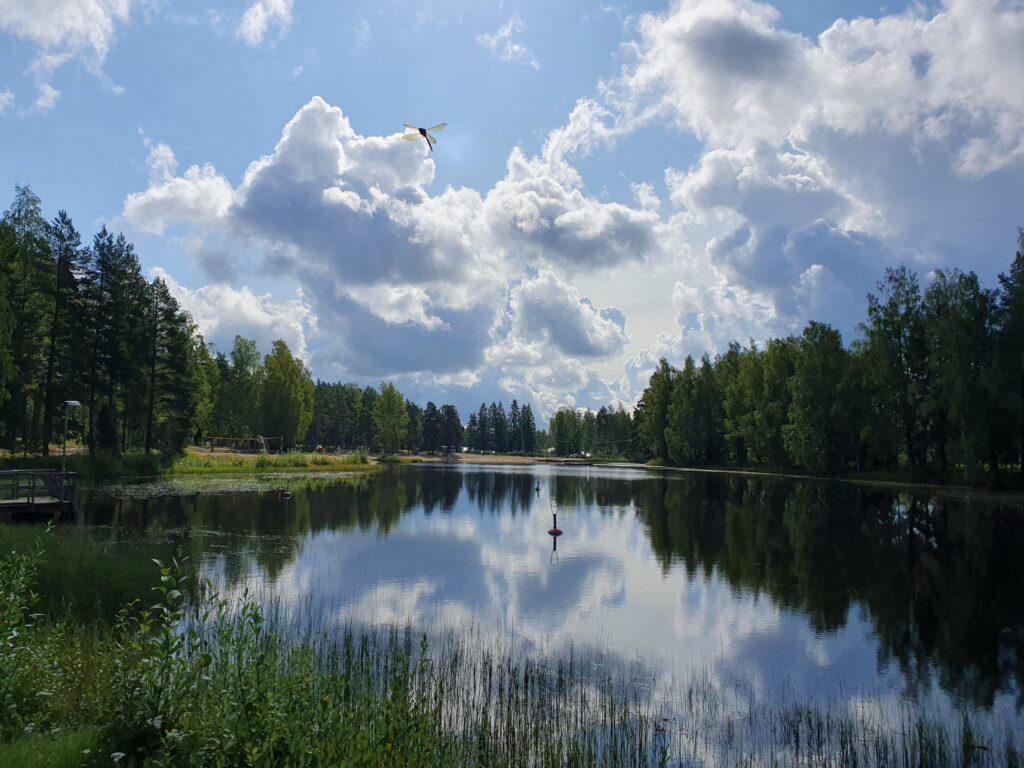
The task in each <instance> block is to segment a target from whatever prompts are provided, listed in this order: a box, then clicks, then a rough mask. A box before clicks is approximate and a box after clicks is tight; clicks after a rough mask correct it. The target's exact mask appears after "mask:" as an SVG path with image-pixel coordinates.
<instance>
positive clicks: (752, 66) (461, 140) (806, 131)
mask: <svg viewBox="0 0 1024 768" xmlns="http://www.w3.org/2000/svg"><path fill="white" fill-rule="evenodd" d="M261 19H262V20H263V23H260V20H261ZM1021 43H1024V10H1022V5H1021V3H1020V2H1017V1H1015V0H1004V1H1003V2H996V1H995V0H977V1H972V0H946V2H944V3H914V4H913V5H912V6H910V7H908V6H907V4H905V3H886V4H879V3H876V2H863V1H860V0H857V1H854V2H850V1H848V0H844V1H843V2H839V0H815V1H814V2H811V1H810V0H776V1H775V2H774V3H759V2H753V0H677V1H676V2H672V3H665V2H640V3H620V4H612V3H600V2H560V3H547V2H527V1H524V2H502V3H496V4H494V3H488V4H482V3H475V2H469V0H449V1H446V2H435V3H430V2H424V3H418V4H415V5H413V4H409V3H402V2H398V1H397V0H384V1H382V2H372V3H371V2H348V3H333V2H330V3H328V2H306V1H305V0H238V2H229V3H225V4H222V5H218V6H213V7H211V6H209V5H207V4H200V3H194V2H178V3H171V2H161V0H148V1H147V2H140V1H139V0H47V2H45V3H27V2H24V3H13V4H12V3H0V142H2V143H3V146H4V147H5V148H7V149H6V151H5V152H4V153H3V156H2V157H3V159H2V161H0V186H2V187H3V188H6V189H7V190H8V196H9V197H13V187H14V185H15V184H25V183H27V184H30V185H31V186H32V187H33V189H34V190H35V191H36V193H37V194H39V195H40V196H41V197H42V199H43V202H44V206H45V208H46V211H47V213H48V214H51V215H52V214H54V213H56V211H57V210H58V209H59V208H64V209H66V210H67V211H68V212H69V213H70V214H71V215H72V217H73V218H74V220H75V222H76V224H77V225H78V227H79V229H80V230H81V231H82V232H83V234H85V235H86V236H91V234H92V233H94V232H95V231H96V230H97V229H98V227H99V226H100V225H101V224H103V223H106V224H108V225H109V226H113V227H116V228H118V229H123V230H124V231H125V232H126V233H127V234H128V235H129V236H130V237H131V238H132V239H133V240H134V241H135V242H136V244H137V247H138V251H139V254H140V257H141V259H142V262H143V266H144V268H145V269H146V270H147V271H148V272H149V273H150V274H152V275H161V276H164V277H165V278H166V279H167V280H168V282H169V284H170V285H171V286H172V289H173V290H174V291H175V293H176V295H178V297H179V300H181V301H182V303H183V304H184V305H185V306H186V307H188V308H189V309H190V311H192V312H193V315H194V316H195V318H196V320H197V321H198V322H199V324H200V326H201V327H202V329H203V331H204V333H205V335H206V336H207V338H208V339H209V340H210V341H212V342H213V343H215V344H216V345H217V346H218V348H222V349H223V348H225V347H227V346H229V345H230V340H231V338H233V336H234V334H235V333H245V334H247V335H251V336H253V337H255V338H257V341H258V342H259V343H260V345H261V346H262V347H264V348H269V344H270V342H271V341H272V340H273V339H274V338H276V337H278V336H280V337H282V338H285V339H286V340H287V341H288V342H289V344H290V345H291V346H292V347H293V349H296V350H297V351H299V352H300V353H301V354H303V356H304V357H305V359H306V361H307V363H308V365H309V366H310V367H311V369H312V371H313V373H314V375H315V376H319V377H323V378H327V379H341V380H356V381H359V382H360V383H368V382H379V381H380V380H382V379H385V378H387V379H393V380H395V381H396V382H397V383H398V384H399V386H400V387H401V388H402V389H403V390H404V391H406V392H407V393H409V394H410V395H411V396H413V397H415V398H417V399H425V398H426V397H433V398H434V399H438V400H440V399H447V400H451V401H454V402H456V403H457V404H459V405H461V406H463V407H468V405H469V404H472V403H479V402H480V401H481V400H487V401H488V402H489V401H490V400H495V399H503V400H505V401H506V402H508V401H509V400H511V399H512V397H518V398H519V399H521V400H523V399H525V400H531V401H533V402H535V403H537V404H538V405H539V406H540V409H541V410H542V411H544V412H549V411H550V409H552V408H554V407H556V406H557V405H561V404H568V405H599V404H601V403H605V402H608V401H610V400H612V399H620V400H622V401H624V402H626V403H627V404H628V403H630V402H632V400H633V399H634V398H635V397H636V395H637V394H638V393H639V391H640V389H642V386H643V384H644V382H645V379H646V376H647V375H649V372H650V369H651V368H652V367H653V364H654V363H655V362H656V360H657V358H658V356H660V355H666V356H667V357H668V358H669V359H670V361H671V362H673V363H676V364H678V363H680V362H681V360H682V358H683V357H684V356H685V355H686V354H694V355H700V354H703V353H704V352H711V353H713V352H715V351H717V350H720V349H722V348H724V346H725V344H727V343H728V341H729V340H731V339H733V338H737V339H740V340H743V341H745V340H746V339H748V338H753V339H758V340H763V339H765V338H767V337H769V336H773V335H783V334H788V333H794V332H799V330H800V329H801V328H802V327H803V325H804V324H805V323H806V321H807V320H808V319H810V318H811V317H814V318H816V319H822V320H826V321H829V322H832V323H834V324H835V325H837V327H839V328H840V329H841V330H843V331H844V335H845V336H846V337H847V338H848V339H849V338H850V337H851V336H852V335H853V334H854V333H855V330H854V329H855V326H856V322H857V321H858V320H860V319H861V318H862V316H863V308H864V294H865V292H866V290H868V289H869V288H870V287H871V285H872V284H873V282H874V281H875V280H877V279H878V277H880V275H881V272H882V269H883V268H884V267H885V266H886V265H888V264H894V263H897V262H899V261H903V262H907V263H909V264H911V265H912V266H914V267H915V268H917V269H918V270H919V271H921V272H922V273H923V274H926V273H927V272H928V271H929V270H930V269H933V268H935V267H948V266H960V267H962V268H965V269H967V268H970V269H975V270H977V271H978V272H979V274H980V275H981V277H982V278H983V280H985V281H986V282H988V283H989V284H991V283H992V282H993V281H994V277H995V275H996V273H997V272H998V271H1000V270H1003V269H1005V268H1006V267H1007V266H1008V264H1009V261H1010V259H1011V257H1012V253H1013V246H1014V244H1015V231H1016V230H1015V228H1016V226H1017V225H1018V224H1021V223H1024V210H1022V209H1024V193H1022V191H1021V190H1024V183H1022V182H1024V174H1022V170H1021V163H1022V158H1024V135H1022V133H1024V129H1022V126H1024V97H1022V96H1021V94H1020V90H1021V89H1020V88H1019V82H1020V81H1021V76H1022V75H1024V60H1022V59H1021V55H1022V54H1020V53H1019V52H1020V51H1021V50H1024V45H1021ZM1000 52H1001V53H1000ZM58 92H59V94H58ZM440 121H447V122H448V123H449V128H448V129H447V130H446V131H444V132H443V133H441V134H439V136H438V138H439V139H440V144H439V145H438V147H437V151H436V152H435V153H433V155H432V156H427V155H426V150H425V147H424V146H423V145H422V144H419V143H405V142H401V141H398V140H397V138H398V137H397V134H399V133H400V132H401V131H402V123H404V122H413V123H417V124H427V125H429V124H433V123H436V122H440ZM279 142H280V143H279ZM261 158H263V159H262V160H261Z"/></svg>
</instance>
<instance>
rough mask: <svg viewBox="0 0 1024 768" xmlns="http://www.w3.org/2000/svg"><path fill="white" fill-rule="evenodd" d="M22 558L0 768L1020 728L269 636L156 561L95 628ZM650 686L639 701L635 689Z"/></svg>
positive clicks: (633, 756) (611, 753)
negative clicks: (148, 588) (152, 584)
mask: <svg viewBox="0 0 1024 768" xmlns="http://www.w3.org/2000/svg"><path fill="white" fill-rule="evenodd" d="M39 558H40V556H39V555H34V554H32V553H29V554H25V553H21V554H8V555H6V556H5V557H4V559H3V560H2V561H0V596H2V598H3V599H2V600H0V766H15V765H16V766H24V767H25V768H34V767H35V766H44V765H52V766H100V765H104V766H109V765H112V764H114V765H119V766H124V765H135V766H141V765H145V766H321V765H322V766H342V765H343V766H452V765H458V766H473V765H479V766H494V765H502V766H549V765H550V766H583V765H603V766H619V765H622V766H626V765H629V766H646V765H685V766H697V765H716V766H737V767H738V766H785V765H801V766H820V767H821V768H825V766H836V765H843V766H847V765H857V766H876V767H877V768H884V767H886V766H899V767H900V768H918V767H920V768H924V767H925V766H928V767H929V768H942V766H978V767H979V768H985V767H986V766H1017V765H1020V764H1021V763H1020V755H1019V753H1018V752H1017V751H1015V750H1017V749H1019V748H1020V746H1021V745H1020V744H1019V743H1015V742H1014V741H1013V739H1014V738H1019V736H1015V735H1013V734H1008V735H1006V736H1000V738H999V740H998V741H995V740H993V739H992V737H984V738H983V737H981V736H979V735H977V733H976V728H975V724H974V723H972V722H971V720H970V719H969V718H964V719H963V720H962V721H960V722H957V723H955V724H949V723H945V722H942V721H939V720H937V719H931V718H929V717H927V716H925V715H923V714H920V713H916V712H914V711H912V710H911V709H910V708H909V707H904V708H902V709H898V710H897V711H895V712H880V711H876V710H875V709H874V708H873V707H871V706H863V707H857V708H853V709H851V708H848V707H844V706H841V705H826V704H818V703H815V702H813V701H801V700H793V701H790V702H786V703H779V704H774V703H764V702H754V701H750V702H745V701H742V700H738V697H737V696H736V695H735V691H734V690H733V689H731V688H730V687H726V688H723V687H721V686H719V685H718V684H717V683H715V682H714V681H713V679H712V678H711V676H710V675H707V674H705V675H696V676H694V677H693V678H691V679H689V680H686V681H682V682H676V683H673V684H671V685H668V686H665V685H661V684H659V682H658V681H655V680H652V678H651V677H650V676H649V675H648V674H646V673H645V672H644V670H643V669H642V668H641V667H640V666H639V665H635V664H634V665H627V666H626V667H616V666H615V665H613V664H607V663H605V661H606V659H602V658H599V657H595V656H594V655H589V656H588V655H586V654H583V655H572V654H570V655H568V656H565V657H547V658H543V657H542V658H536V657H530V656H528V655H526V654H524V653H522V652H521V649H516V648H511V647H504V648H495V647H491V646H488V645H486V643H484V642H483V641H481V640H479V638H478V637H477V636H475V635H474V634H473V633H472V632H471V631H466V630H464V629H460V630H457V631H451V632H448V633H446V634H443V635H441V636H435V637H434V638H433V639H431V640H428V638H427V636H426V635H423V634H420V633H417V632H414V631H412V630H411V629H408V628H372V627H368V628H359V627H349V628H347V629H340V630H338V631H337V633H330V634H328V633H326V632H324V631H322V630H319V631H318V630H313V629H309V630H306V631H302V630H301V629H300V630H299V631H298V632H296V631H295V629H294V628H293V627H292V628H290V629H289V630H288V631H287V633H286V631H285V625H284V624H283V623H282V622H280V621H279V620H277V619H275V618H274V617H273V616H267V615H265V614H264V613H263V612H262V611H261V610H260V608H259V607H258V606H257V605H256V604H255V603H253V602H251V601H249V600H246V599H242V600H241V601H240V602H239V603H236V604H229V603H227V602H225V601H223V600H221V599H220V598H218V597H217V596H216V595H213V594H208V593H207V594H205V595H204V596H202V597H201V598H196V599H195V601H194V602H193V603H192V607H191V608H189V607H186V605H185V599H184V597H183V594H184V593H189V594H193V595H195V594H197V593H202V592H204V591H207V592H208V590H204V589H203V588H202V587H201V586H197V585H196V584H195V583H194V582H192V581H191V580H190V576H189V574H188V571H187V569H186V568H184V567H180V566H179V565H177V564H175V563H171V564H169V565H168V566H167V567H161V568H160V570H159V572H158V574H156V576H157V578H158V584H159V586H158V587H157V592H156V598H155V600H154V598H152V597H150V598H149V599H147V600H145V601H144V603H143V604H139V603H136V604H134V605H130V606H128V607H126V608H125V609H124V610H123V611H122V612H121V614H120V615H119V618H118V620H117V622H116V623H115V625H114V626H107V625H98V624H87V623H82V622H73V621H57V620H42V619H38V618H34V617H33V615H32V614H33V612H34V605H35V603H36V597H35V595H34V591H33V590H34V573H35V571H36V569H37V567H38V564H39ZM654 691H658V693H657V694H655V693H653V692H654Z"/></svg>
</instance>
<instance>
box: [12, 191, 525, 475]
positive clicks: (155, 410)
mask: <svg viewBox="0 0 1024 768" xmlns="http://www.w3.org/2000/svg"><path fill="white" fill-rule="evenodd" d="M65 401H78V402H80V403H81V409H78V408H74V409H73V410H70V411H69V413H68V415H69V416H70V430H69V431H70V432H71V434H72V435H75V436H78V437H80V438H81V439H82V440H83V441H84V442H85V443H86V444H87V445H88V448H89V452H90V454H92V455H94V456H95V454H96V453H97V452H105V453H112V454H121V453H123V452H125V451H129V450H142V451H145V452H147V453H148V452H150V451H153V450H159V451H161V452H163V453H165V454H168V455H173V454H176V453H180V452H181V451H182V450H183V449H184V447H185V446H186V445H188V444H190V443H194V444H202V445H209V444H218V442H219V444H223V445H235V446H237V445H239V444H243V445H244V444H249V445H253V446H258V447H266V448H270V449H291V448H294V447H298V446H302V445H305V446H306V447H310V448H312V447H315V446H318V445H321V446H325V447H331V448H338V449H346V448H347V449H352V448H363V449H366V450H383V451H384V452H391V451H394V450H399V449H405V450H412V451H418V450H426V451H441V450H444V449H446V448H447V449H450V450H457V449H459V448H460V447H461V446H462V444H463V433H464V429H463V425H462V422H461V420H460V418H459V412H458V410H457V409H456V408H455V406H454V405H448V404H445V405H442V406H441V407H440V408H439V407H437V406H436V405H435V404H434V403H432V402H428V403H427V405H426V407H425V408H421V407H420V406H418V405H416V404H415V403H412V402H410V401H409V400H407V399H405V398H404V397H403V396H402V394H401V393H400V392H399V391H398V389H397V388H396V387H395V386H394V385H393V384H390V383H384V384H382V385H381V387H380V388H379V389H378V388H374V387H364V388H360V387H359V386H357V385H355V384H329V383H326V382H319V381H318V382H316V383H315V384H314V382H313V380H312V378H311V376H310V373H309V371H308V370H307V369H306V367H305V366H304V365H303V363H302V361H301V360H299V359H298V358H296V357H295V356H294V355H292V353H291V350H289V348H288V345H287V344H286V343H285V342H284V341H281V340H278V341H276V342H274V344H273V348H272V350H271V352H270V354H268V355H266V356H261V354H260V352H259V350H258V349H257V346H256V342H255V341H253V340H251V339H246V338H244V337H241V336H237V337H235V341H234V346H233V347H232V349H231V351H230V352H228V353H224V352H218V351H216V350H215V349H213V347H212V346H211V345H207V344H206V343H205V341H204V339H203V337H202V335H201V334H200V333H199V330H198V329H197V328H196V326H195V324H194V323H193V322H192V318H191V317H190V316H189V314H188V313H187V312H185V311H183V310H182V308H181V306H180V305H179V304H178V302H177V301H176V300H175V299H174V297H173V296H171V294H170V292H169V290H168V288H167V285H166V284H165V283H164V281H163V280H161V279H159V278H156V279H154V280H151V281H150V280H146V278H145V277H143V275H142V269H141V266H140V263H139V259H138V256H137V255H136V253H135V247H134V246H133V245H132V243H130V242H128V241H127V240H126V238H125V237H124V235H123V234H118V235H116V236H115V235H114V234H113V233H112V232H109V231H108V230H107V229H106V227H103V228H102V229H101V230H100V231H99V232H98V233H97V234H96V235H95V236H94V237H93V240H92V243H91V244H85V243H83V240H82V236H81V235H80V233H79V232H78V230H77V229H76V228H75V226H74V224H73V222H72V220H71V218H70V216H68V214H67V213H66V212H64V211H60V212H59V213H58V214H57V216H56V217H55V218H54V219H53V220H52V221H47V220H46V219H45V218H44V217H43V214H42V203H41V201H40V199H39V198H38V197H37V196H36V195H35V194H34V193H33V192H32V190H31V189H29V188H28V187H21V186H18V187H15V197H14V202H13V203H12V204H11V206H10V208H9V209H8V210H7V211H5V212H4V215H3V218H2V220H0V444H2V445H3V446H4V447H6V448H8V449H10V450H15V449H17V450H21V451H23V452H25V453H26V454H27V453H29V452H32V453H36V452H41V453H42V454H43V455H47V454H48V453H49V452H50V449H51V445H52V444H53V443H55V442H58V443H59V442H60V440H61V438H62V437H63V424H64V417H65V406H64V403H65ZM466 445H467V446H469V447H472V448H479V449H480V450H500V451H519V450H525V451H527V452H533V451H535V450H536V449H537V436H536V433H535V425H534V419H533V413H532V411H531V410H530V406H529V405H524V406H523V407H522V409H520V407H519V404H518V403H517V402H515V401H513V403H512V408H511V411H510V413H509V415H508V416H507V417H506V415H505V411H504V406H503V405H502V404H501V403H497V404H495V403H492V404H491V406H490V407H489V408H487V407H485V406H481V410H480V414H479V415H474V416H473V417H471V418H470V423H469V429H468V430H467V431H466Z"/></svg>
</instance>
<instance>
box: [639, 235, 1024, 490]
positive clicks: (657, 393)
mask: <svg viewBox="0 0 1024 768" xmlns="http://www.w3.org/2000/svg"><path fill="white" fill-rule="evenodd" d="M861 333H862V338H861V339H859V340H858V341H856V342H854V343H853V344H852V345H850V346H849V347H844V346H843V343H842V339H841V338H840V334H839V333H838V332H837V331H836V330H835V329H833V328H831V327H830V326H828V325H826V324H823V323H818V322H813V321H812V322H811V323H810V324H809V325H808V326H807V328H806V329H805V330H804V332H803V334H802V336H800V337H789V338H785V339H772V340H770V341H769V342H768V343H767V345H766V346H765V347H764V348H763V349H762V348H758V347H757V346H756V345H755V344H754V343H751V344H750V345H749V346H748V347H746V348H744V347H742V346H740V345H739V344H736V343H733V344H731V345H730V346H729V349H728V350H727V351H726V352H725V353H723V354H719V355H717V356H716V357H715V358H714V359H713V360H712V359H711V358H710V357H708V356H704V357H703V358H702V359H701V360H700V362H699V363H698V362H697V361H695V360H694V359H693V357H687V358H686V360H685V362H684V363H683V366H682V368H681V369H676V368H673V367H672V366H670V365H669V364H668V363H667V362H666V361H665V360H664V359H662V360H661V362H660V364H659V366H658V368H657V369H656V370H655V372H654V374H653V375H652V376H651V379H650V383H649V385H648V387H647V388H646V389H645V390H644V393H643V395H642V397H641V398H640V401H639V403H638V404H637V407H636V409H635V412H634V414H633V436H634V441H633V443H632V450H633V453H634V456H635V457H636V458H643V459H647V460H650V459H653V460H656V461H659V462H663V463H665V464H673V465H678V466H699V465H719V464H737V465H762V466H769V467H777V468H799V469H803V470H806V471H808V472H812V473H815V474H830V473H837V472H842V471H846V470H851V469H856V470H874V469H884V470H893V469H897V468H899V469H900V470H901V471H906V472H907V473H908V474H909V475H910V476H911V477H913V478H921V477H925V476H928V475H943V476H946V475H956V476H959V477H963V478H965V479H967V480H971V481H973V480H977V479H979V478H980V477H981V476H982V475H984V474H985V473H989V474H990V475H991V477H992V478H995V477H997V476H998V474H999V472H1000V469H1001V468H1006V467H1016V468H1018V469H1020V468H1021V465H1022V451H1024V232H1022V233H1021V234H1020V236H1019V248H1018V251H1017V254H1016V258H1015V259H1014V261H1013V264H1012V265H1011V267H1010V270H1009V272H1008V273H1007V274H1002V275H1000V276H999V284H998V287H997V288H995V289H989V288H985V287H983V286H982V285H981V284H980V282H979V280H978V277H977V275H975V274H974V273H973V272H967V273H964V272H961V271H959V270H951V271H938V272H936V273H934V276H933V279H932V280H931V282H930V283H929V284H928V286H927V287H926V288H925V289H924V290H923V291H922V289H921V285H920V282H919V280H918V277H917V275H916V274H915V273H914V272H913V271H911V270H909V269H907V268H906V267H905V266H901V267H898V268H895V269H887V270H886V272H885V276H884V278H883V279H882V280H881V281H880V282H879V283H878V285H877V290H876V292H875V293H872V294H869V295H868V307H867V318H866V320H865V321H864V323H863V324H862V325H861Z"/></svg>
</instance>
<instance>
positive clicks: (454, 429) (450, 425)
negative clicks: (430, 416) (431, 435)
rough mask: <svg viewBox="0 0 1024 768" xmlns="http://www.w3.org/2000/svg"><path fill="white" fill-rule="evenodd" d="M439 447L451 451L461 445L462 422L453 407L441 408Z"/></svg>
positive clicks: (444, 406)
mask: <svg viewBox="0 0 1024 768" xmlns="http://www.w3.org/2000/svg"><path fill="white" fill-rule="evenodd" d="M441 445H443V446H447V447H448V448H450V449H451V450H453V451H457V450H458V449H459V446H460V445H462V422H461V421H460V420H459V412H458V410H457V409H456V408H455V406H454V405H442V406H441Z"/></svg>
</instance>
